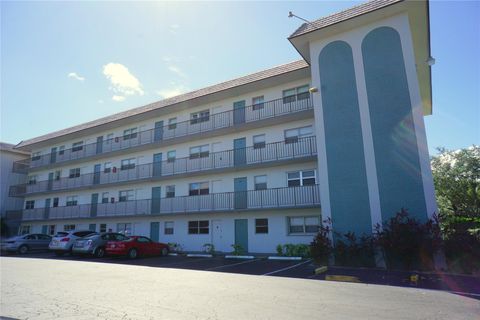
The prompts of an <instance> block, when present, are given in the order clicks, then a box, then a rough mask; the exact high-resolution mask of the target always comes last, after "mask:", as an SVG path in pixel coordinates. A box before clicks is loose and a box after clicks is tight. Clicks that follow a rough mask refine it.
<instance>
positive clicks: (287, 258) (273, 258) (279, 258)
mask: <svg viewBox="0 0 480 320" xmlns="http://www.w3.org/2000/svg"><path fill="white" fill-rule="evenodd" d="M268 260H287V261H289V260H302V257H277V256H270V257H268Z"/></svg>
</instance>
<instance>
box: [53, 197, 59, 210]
mask: <svg viewBox="0 0 480 320" xmlns="http://www.w3.org/2000/svg"><path fill="white" fill-rule="evenodd" d="M53 207H54V208H56V207H58V198H53Z"/></svg>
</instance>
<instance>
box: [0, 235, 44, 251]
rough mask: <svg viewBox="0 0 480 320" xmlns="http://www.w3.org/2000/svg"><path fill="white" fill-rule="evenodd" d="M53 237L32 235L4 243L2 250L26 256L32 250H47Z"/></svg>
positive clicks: (13, 238)
mask: <svg viewBox="0 0 480 320" xmlns="http://www.w3.org/2000/svg"><path fill="white" fill-rule="evenodd" d="M51 240H52V237H50V236H49V235H46V234H40V233H30V234H24V235H21V236H16V237H12V238H9V239H7V240H4V241H2V244H1V250H2V251H7V252H18V253H21V254H25V253H27V252H28V251H31V250H47V249H48V244H49V243H50V241H51Z"/></svg>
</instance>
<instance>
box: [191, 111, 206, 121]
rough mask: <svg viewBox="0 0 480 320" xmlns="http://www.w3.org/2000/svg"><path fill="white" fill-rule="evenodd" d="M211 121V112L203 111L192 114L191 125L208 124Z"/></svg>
mask: <svg viewBox="0 0 480 320" xmlns="http://www.w3.org/2000/svg"><path fill="white" fill-rule="evenodd" d="M209 120H210V110H203V111H199V112H195V113H191V114H190V124H196V123H200V122H206V121H209Z"/></svg>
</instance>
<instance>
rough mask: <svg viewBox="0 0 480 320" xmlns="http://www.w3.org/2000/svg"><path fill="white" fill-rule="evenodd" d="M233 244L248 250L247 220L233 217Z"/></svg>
mask: <svg viewBox="0 0 480 320" xmlns="http://www.w3.org/2000/svg"><path fill="white" fill-rule="evenodd" d="M235 244H236V245H239V246H241V247H242V248H243V250H244V252H248V220H247V219H235Z"/></svg>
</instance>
